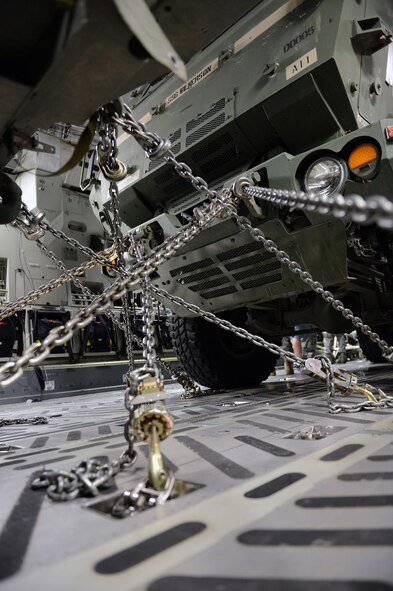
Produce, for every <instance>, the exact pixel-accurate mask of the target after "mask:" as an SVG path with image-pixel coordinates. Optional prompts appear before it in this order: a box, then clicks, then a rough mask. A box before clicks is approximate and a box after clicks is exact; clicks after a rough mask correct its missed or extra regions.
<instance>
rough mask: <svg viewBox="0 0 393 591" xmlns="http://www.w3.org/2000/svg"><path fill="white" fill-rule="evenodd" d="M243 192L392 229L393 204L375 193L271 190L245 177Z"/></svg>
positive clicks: (286, 204)
mask: <svg viewBox="0 0 393 591" xmlns="http://www.w3.org/2000/svg"><path fill="white" fill-rule="evenodd" d="M241 192H242V193H243V194H244V195H245V196H247V197H254V198H255V199H263V200H264V201H268V202H269V203H273V204H274V205H281V206H288V207H296V208H297V209H306V210H307V211H316V212H317V213H320V214H322V215H331V216H333V217H335V218H338V219H342V218H349V219H351V220H352V221H353V222H355V223H357V224H367V225H368V224H377V225H378V226H379V227H380V228H383V229H389V230H391V229H392V228H393V203H392V202H391V201H389V199H387V198H386V197H383V196H381V195H374V196H372V197H368V198H367V199H364V197H361V196H360V195H348V196H345V197H344V196H343V195H339V194H336V195H321V194H319V193H305V192H304V191H290V190H286V189H270V188H267V187H258V186H256V185H253V184H252V182H251V181H250V180H249V179H246V178H245V177H244V182H243V184H242V185H241Z"/></svg>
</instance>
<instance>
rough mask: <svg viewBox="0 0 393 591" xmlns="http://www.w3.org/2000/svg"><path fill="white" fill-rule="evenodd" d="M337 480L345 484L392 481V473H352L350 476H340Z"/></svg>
mask: <svg viewBox="0 0 393 591" xmlns="http://www.w3.org/2000/svg"><path fill="white" fill-rule="evenodd" d="M337 478H338V479H339V480H344V481H346V482H358V481H359V480H393V472H352V473H351V474H340V475H339V476H337Z"/></svg>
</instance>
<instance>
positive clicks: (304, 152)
mask: <svg viewBox="0 0 393 591" xmlns="http://www.w3.org/2000/svg"><path fill="white" fill-rule="evenodd" d="M392 30H393V5H392V3H391V2H387V1H386V0H289V1H287V2H282V1H279V0H267V1H264V2H260V3H259V5H258V6H256V7H255V8H254V9H253V10H251V11H250V12H248V13H247V14H246V16H244V17H243V18H242V19H241V20H240V21H238V22H236V23H235V24H234V25H233V26H232V27H231V28H229V29H228V30H227V31H226V32H225V33H224V34H222V35H221V36H220V37H218V38H217V39H216V40H214V41H213V42H212V43H210V44H209V45H208V46H207V47H205V48H204V49H203V50H202V51H200V52H199V53H198V54H197V55H196V56H194V58H193V59H191V60H190V61H189V63H188V64H187V68H188V80H187V82H185V83H179V80H178V79H176V78H175V77H174V76H173V75H169V76H166V77H164V78H161V79H160V80H158V81H157V82H156V83H153V84H151V85H149V86H142V87H140V88H138V89H137V90H135V91H134V92H132V93H131V95H126V97H125V101H126V103H127V104H128V105H129V106H130V107H131V108H132V110H133V112H134V115H135V117H136V119H138V120H139V121H140V122H142V123H144V124H145V126H146V129H147V130H148V131H154V132H156V133H157V134H158V135H159V136H160V137H165V138H169V140H170V141H171V144H172V151H173V153H174V154H175V155H176V157H177V159H178V160H180V161H183V162H185V163H186V164H188V165H189V166H190V168H191V169H192V171H193V173H194V174H195V175H199V176H201V177H202V178H204V179H205V180H207V181H208V183H209V186H210V187H211V188H213V189H220V188H222V187H230V186H231V185H232V183H233V182H234V181H235V180H236V179H238V178H239V177H240V176H242V177H246V178H248V179H249V180H250V182H252V183H253V184H255V185H259V186H263V187H271V188H274V189H295V190H305V191H316V192H320V193H321V194H322V195H326V196H327V195H333V194H336V193H341V194H344V195H351V194H357V195H361V196H363V197H364V198H368V197H369V196H374V195H384V196H386V197H387V198H388V199H392V198H393V192H392V187H393V169H392V162H393V92H392V91H393V44H392ZM119 144H120V152H119V154H120V158H121V159H122V160H123V161H125V162H126V164H127V165H128V167H129V169H130V170H131V171H132V174H130V176H129V177H127V178H126V179H125V180H124V181H121V182H120V184H119V189H120V204H121V213H122V216H123V221H124V223H125V224H126V225H127V226H128V227H129V228H133V229H136V231H137V232H138V234H139V235H140V236H141V237H142V238H143V240H144V243H145V245H146V246H147V248H148V249H149V248H150V249H152V248H154V247H155V246H156V245H158V244H160V243H162V241H163V240H164V239H165V238H166V237H168V236H171V235H173V234H175V233H176V232H178V230H179V229H180V228H181V227H182V225H184V224H185V223H187V220H188V219H189V216H190V215H191V214H192V212H193V208H194V207H196V206H200V205H201V204H202V203H203V201H204V198H205V197H204V195H203V194H201V193H200V192H197V191H195V190H194V189H193V188H192V186H191V184H190V183H189V182H187V180H184V179H182V178H180V177H179V176H178V175H177V174H176V172H175V171H174V170H173V167H171V166H170V165H169V164H168V163H166V162H165V161H164V160H159V161H150V160H149V159H148V158H147V156H145V155H144V153H143V152H142V151H141V150H140V148H139V147H138V146H137V144H136V142H134V140H132V139H126V134H123V135H120V136H119ZM90 201H91V204H92V208H93V211H94V212H95V213H96V215H97V216H98V217H100V219H101V220H105V219H106V217H107V191H106V183H105V181H104V180H103V181H102V183H101V188H96V189H95V190H93V191H92V193H91V196H90ZM241 213H242V214H243V215H247V216H248V218H249V219H250V220H251V222H252V224H253V226H255V227H258V228H261V229H262V230H263V232H264V234H265V235H266V236H267V237H268V238H270V239H272V240H274V241H275V242H276V243H277V244H278V245H279V247H280V248H282V249H283V250H285V251H286V252H288V253H289V255H290V258H291V259H292V260H293V261H297V262H298V263H300V264H301V265H302V267H303V268H304V269H305V270H307V271H309V272H310V273H311V275H312V276H313V278H314V279H316V280H318V281H320V282H321V283H322V285H323V286H324V287H326V288H328V289H329V290H330V291H331V292H332V293H333V294H334V296H335V297H339V298H340V299H341V300H342V301H343V302H344V304H345V305H346V306H349V307H350V308H351V309H352V310H353V311H354V312H355V314H359V315H361V316H362V318H364V320H365V321H366V322H367V323H368V324H369V325H370V326H372V327H373V328H374V329H376V330H378V331H379V333H380V335H381V336H383V337H384V338H385V339H386V340H387V341H388V342H389V343H392V342H393V327H392V326H391V324H390V321H389V319H391V318H392V311H393V297H392V296H393V274H392V272H393V256H392V249H393V238H392V234H391V233H389V232H387V231H386V230H384V229H383V228H380V227H377V226H376V225H368V226H360V225H357V224H356V223H354V222H352V223H351V222H350V221H348V220H347V219H346V218H344V219H335V218H334V217H331V216H326V215H321V214H319V213H316V212H309V211H301V210H300V209H296V208H291V207H278V206H274V205H273V204H270V203H263V202H258V203H257V202H256V201H255V200H252V199H249V200H245V202H244V204H242V205H241ZM104 224H105V221H104ZM154 284H155V285H156V286H158V287H162V288H164V289H165V290H167V292H169V293H170V294H173V295H176V296H180V297H181V298H183V299H184V300H186V301H187V302H191V303H194V304H196V305H198V306H200V307H201V308H203V309H205V310H208V311H210V312H214V313H217V314H219V315H220V316H222V317H225V318H227V319H229V320H231V321H233V323H234V324H237V325H239V326H246V325H247V326H248V328H250V329H251V330H252V331H254V332H256V333H259V334H261V335H263V336H265V337H266V338H267V339H268V340H269V339H270V340H271V341H275V342H280V339H281V337H282V336H283V335H291V334H294V332H295V326H297V325H299V324H304V323H308V324H311V325H312V327H313V329H314V330H326V331H329V332H335V333H338V332H343V331H348V330H352V328H351V326H352V325H351V323H350V322H348V321H347V320H346V319H345V318H343V317H342V315H340V314H339V313H338V312H336V311H335V310H333V309H332V308H331V307H330V306H329V305H328V304H327V303H326V302H325V301H324V300H323V299H322V298H321V297H320V296H319V295H318V294H316V293H314V292H312V291H310V290H309V288H308V287H307V286H306V285H305V284H304V283H303V282H302V281H301V280H300V278H299V277H298V276H297V275H295V274H293V273H292V272H291V271H290V269H289V268H288V266H286V265H283V264H281V262H280V261H279V260H278V259H277V258H276V257H275V256H274V254H272V253H269V252H267V251H266V250H265V249H264V247H263V245H261V244H260V243H258V242H256V241H255V240H253V239H252V238H251V236H250V234H249V232H248V231H245V230H243V231H242V230H240V229H239V227H238V225H237V224H236V223H235V222H234V221H233V220H232V219H230V218H228V217H225V218H223V219H219V220H216V221H215V223H214V224H212V225H211V226H210V227H209V228H208V229H206V230H204V231H203V232H202V233H201V234H200V235H199V236H198V237H196V238H195V239H194V240H192V241H191V242H189V243H188V244H187V245H186V246H185V247H183V248H182V250H181V251H180V252H178V253H176V255H175V256H173V257H172V258H171V259H170V260H169V261H167V262H166V263H164V264H162V265H161V266H160V267H159V269H158V271H157V274H156V275H155V278H154ZM165 303H166V305H168V306H169V307H170V308H171V309H172V310H173V312H174V313H175V316H174V317H173V322H172V338H173V342H174V347H175V349H176V351H177V354H178V357H179V358H180V360H181V362H182V363H183V365H184V366H185V368H186V369H187V371H188V372H189V373H190V374H191V376H192V377H194V378H195V379H196V380H197V381H199V382H200V383H202V384H205V385H207V386H214V387H220V386H221V387H224V386H226V387H229V386H238V385H239V384H240V383H241V384H242V385H246V384H256V383H258V382H259V381H260V380H261V379H265V378H267V376H268V375H269V373H270V372H271V370H272V368H273V367H274V364H275V358H274V356H273V355H272V354H271V353H270V352H269V351H266V350H264V349H262V348H258V349H257V348H255V347H254V346H253V345H252V344H250V343H247V342H246V344H244V343H243V342H239V341H240V339H238V338H237V337H236V336H234V335H232V334H230V333H228V334H225V332H224V331H221V330H220V329H218V328H217V327H216V326H214V325H209V324H208V323H207V322H206V321H205V320H204V319H202V318H200V317H193V316H192V314H191V313H190V312H189V311H187V310H186V309H184V308H183V307H181V306H178V305H173V304H172V303H171V302H165ZM360 342H361V345H362V348H363V350H364V352H365V354H366V355H367V356H368V357H369V358H370V359H371V360H375V361H377V360H381V359H382V354H381V353H380V350H379V349H378V347H377V346H376V345H375V344H374V343H373V342H372V341H370V340H369V338H368V337H367V336H366V335H363V334H362V333H360ZM239 368H242V371H239Z"/></svg>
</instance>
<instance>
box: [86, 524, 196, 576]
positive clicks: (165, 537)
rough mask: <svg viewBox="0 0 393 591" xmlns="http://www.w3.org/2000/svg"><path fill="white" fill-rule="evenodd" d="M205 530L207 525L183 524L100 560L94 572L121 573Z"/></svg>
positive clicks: (102, 573)
mask: <svg viewBox="0 0 393 591" xmlns="http://www.w3.org/2000/svg"><path fill="white" fill-rule="evenodd" d="M204 529H206V525H205V524H204V523H200V522H198V521H191V522H186V523H181V524H180V525H176V526H175V527H172V528H171V529H168V530H166V531H164V532H162V533H160V534H157V535H156V536H153V537H152V538H149V539H147V540H144V541H143V542H141V543H139V544H136V545H135V546H129V547H128V548H126V549H125V550H121V552H117V553H116V554H112V556H108V557H107V558H104V559H103V560H100V562H97V564H96V565H95V567H94V570H95V571H96V572H97V573H99V574H101V575H112V574H115V573H120V572H122V571H125V570H127V569H129V568H132V567H134V566H136V565H138V564H140V563H141V562H144V561H145V560H148V559H149V558H152V557H153V556H156V555H157V554H160V553H161V552H164V551H165V550H168V549H169V548H172V546H175V545H176V544H180V543H181V542H184V541H186V540H188V539H189V538H192V537H193V536H195V535H196V534H199V533H200V532H202V531H203V530H204Z"/></svg>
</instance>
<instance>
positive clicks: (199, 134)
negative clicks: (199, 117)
mask: <svg viewBox="0 0 393 591" xmlns="http://www.w3.org/2000/svg"><path fill="white" fill-rule="evenodd" d="M224 121H225V113H221V114H220V115H218V117H215V118H214V119H211V120H210V121H208V122H207V123H206V124H205V125H203V126H202V127H200V128H199V129H197V130H196V131H194V133H190V135H188V136H187V138H186V146H187V147H188V146H191V145H192V144H195V142H197V141H198V140H200V139H201V138H203V137H205V135H207V134H208V133H210V132H212V131H213V130H214V129H216V128H217V127H219V126H220V125H222V124H223V123H224Z"/></svg>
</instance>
